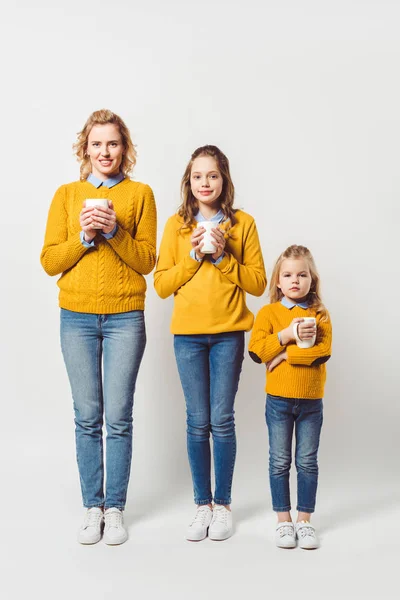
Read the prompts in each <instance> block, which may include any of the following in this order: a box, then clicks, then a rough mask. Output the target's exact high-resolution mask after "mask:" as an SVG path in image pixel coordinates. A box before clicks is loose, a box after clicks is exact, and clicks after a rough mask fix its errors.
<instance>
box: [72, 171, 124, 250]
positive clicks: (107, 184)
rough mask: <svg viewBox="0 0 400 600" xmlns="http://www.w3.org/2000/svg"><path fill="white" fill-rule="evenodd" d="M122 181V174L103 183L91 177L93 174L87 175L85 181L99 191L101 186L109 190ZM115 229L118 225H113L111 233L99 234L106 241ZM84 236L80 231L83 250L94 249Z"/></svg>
mask: <svg viewBox="0 0 400 600" xmlns="http://www.w3.org/2000/svg"><path fill="white" fill-rule="evenodd" d="M124 179H125V175H124V174H123V173H118V175H115V177H109V178H108V179H106V180H105V181H102V180H101V179H99V178H98V177H96V176H95V175H93V173H89V175H88V178H87V179H86V181H87V182H88V183H91V184H92V185H94V187H95V188H97V189H99V187H101V186H103V187H107V188H109V189H110V188H112V187H114V186H115V185H117V184H118V183H121V181H123V180H124ZM117 229H118V225H115V227H114V229H113V230H112V231H110V233H102V232H100V233H101V235H102V236H103V237H104V238H106V240H111V238H113V237H114V235H115V234H116V233H117ZM84 235H85V233H84V231H81V233H80V237H81V242H82V244H83V245H84V246H85V248H94V247H95V243H94V239H93V240H92V241H91V242H90V243H89V242H86V240H85V239H84V238H83V236H84Z"/></svg>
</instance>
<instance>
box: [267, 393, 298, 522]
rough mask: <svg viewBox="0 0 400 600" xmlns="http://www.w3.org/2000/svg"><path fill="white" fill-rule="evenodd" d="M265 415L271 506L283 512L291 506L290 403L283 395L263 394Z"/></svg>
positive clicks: (292, 419)
mask: <svg viewBox="0 0 400 600" xmlns="http://www.w3.org/2000/svg"><path fill="white" fill-rule="evenodd" d="M265 416H266V420H267V425H268V434H269V481H270V486H271V495H272V507H273V510H274V511H275V512H286V511H289V510H290V508H291V505H290V489H289V473H290V465H291V462H292V438H293V427H294V415H293V403H292V402H291V401H290V400H287V399H285V398H281V397H279V396H271V395H270V394H267V405H266V412H265Z"/></svg>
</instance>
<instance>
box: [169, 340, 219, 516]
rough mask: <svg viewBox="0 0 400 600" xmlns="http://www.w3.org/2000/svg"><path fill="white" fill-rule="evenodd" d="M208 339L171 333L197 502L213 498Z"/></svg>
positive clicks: (204, 502)
mask: <svg viewBox="0 0 400 600" xmlns="http://www.w3.org/2000/svg"><path fill="white" fill-rule="evenodd" d="M207 340H208V336H206V335H175V336H174V350H175V358H176V363H177V366H178V372H179V377H180V380H181V384H182V389H183V393H184V396H185V400H186V421H187V451H188V458H189V464H190V469H191V473H192V481H193V490H194V501H195V503H196V504H209V503H210V502H211V501H212V494H211V475H210V470H211V452H210V374H209V346H208V341H207Z"/></svg>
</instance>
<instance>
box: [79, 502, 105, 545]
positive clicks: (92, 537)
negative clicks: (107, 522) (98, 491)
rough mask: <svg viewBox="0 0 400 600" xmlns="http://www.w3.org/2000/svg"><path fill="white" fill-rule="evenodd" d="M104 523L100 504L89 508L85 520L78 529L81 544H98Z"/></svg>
mask: <svg viewBox="0 0 400 600" xmlns="http://www.w3.org/2000/svg"><path fill="white" fill-rule="evenodd" d="M103 525H104V516H103V511H102V509H101V508H99V507H98V506H93V507H92V508H88V509H87V511H86V514H85V518H84V521H83V523H82V525H81V528H80V529H79V531H78V542H79V543H80V544H97V542H99V541H100V538H101V532H102V529H103Z"/></svg>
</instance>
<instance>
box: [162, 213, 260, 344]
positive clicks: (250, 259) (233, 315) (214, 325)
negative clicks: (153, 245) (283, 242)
mask: <svg viewBox="0 0 400 600" xmlns="http://www.w3.org/2000/svg"><path fill="white" fill-rule="evenodd" d="M235 217H236V220H237V222H236V223H235V225H234V226H233V227H231V228H230V229H229V236H230V237H228V236H227V234H226V235H225V239H226V246H225V256H224V258H223V259H222V260H221V262H220V263H218V264H215V265H214V264H213V263H212V262H211V261H210V260H209V258H207V257H206V258H204V260H203V261H202V262H198V261H196V260H195V259H193V258H191V256H190V251H191V249H192V245H191V242H190V238H191V235H192V232H193V227H194V226H193V227H192V228H191V229H190V230H189V229H187V228H186V229H181V227H182V224H183V221H182V219H181V217H179V216H178V215H174V216H172V217H170V219H168V221H167V224H166V226H165V230H164V235H163V239H162V241H161V246H160V253H159V257H158V262H157V267H156V271H155V273H154V285H155V288H156V291H157V293H158V294H159V296H161V298H167V297H168V296H170V295H171V294H174V310H173V315H172V322H171V332H172V333H175V334H214V333H224V332H228V331H249V330H250V329H251V327H252V325H253V320H254V316H253V313H251V312H250V310H249V309H248V308H247V306H246V292H248V293H249V294H252V295H253V296H261V294H262V293H263V292H264V290H265V286H266V283H267V280H266V276H265V270H264V262H263V257H262V252H261V248H260V242H259V239H258V233H257V228H256V225H255V222H254V219H253V217H251V216H250V215H248V214H247V213H245V212H243V211H242V210H238V211H236V213H235ZM228 226H229V221H228V222H224V223H222V224H221V225H220V228H221V229H225V230H227V229H228Z"/></svg>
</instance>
